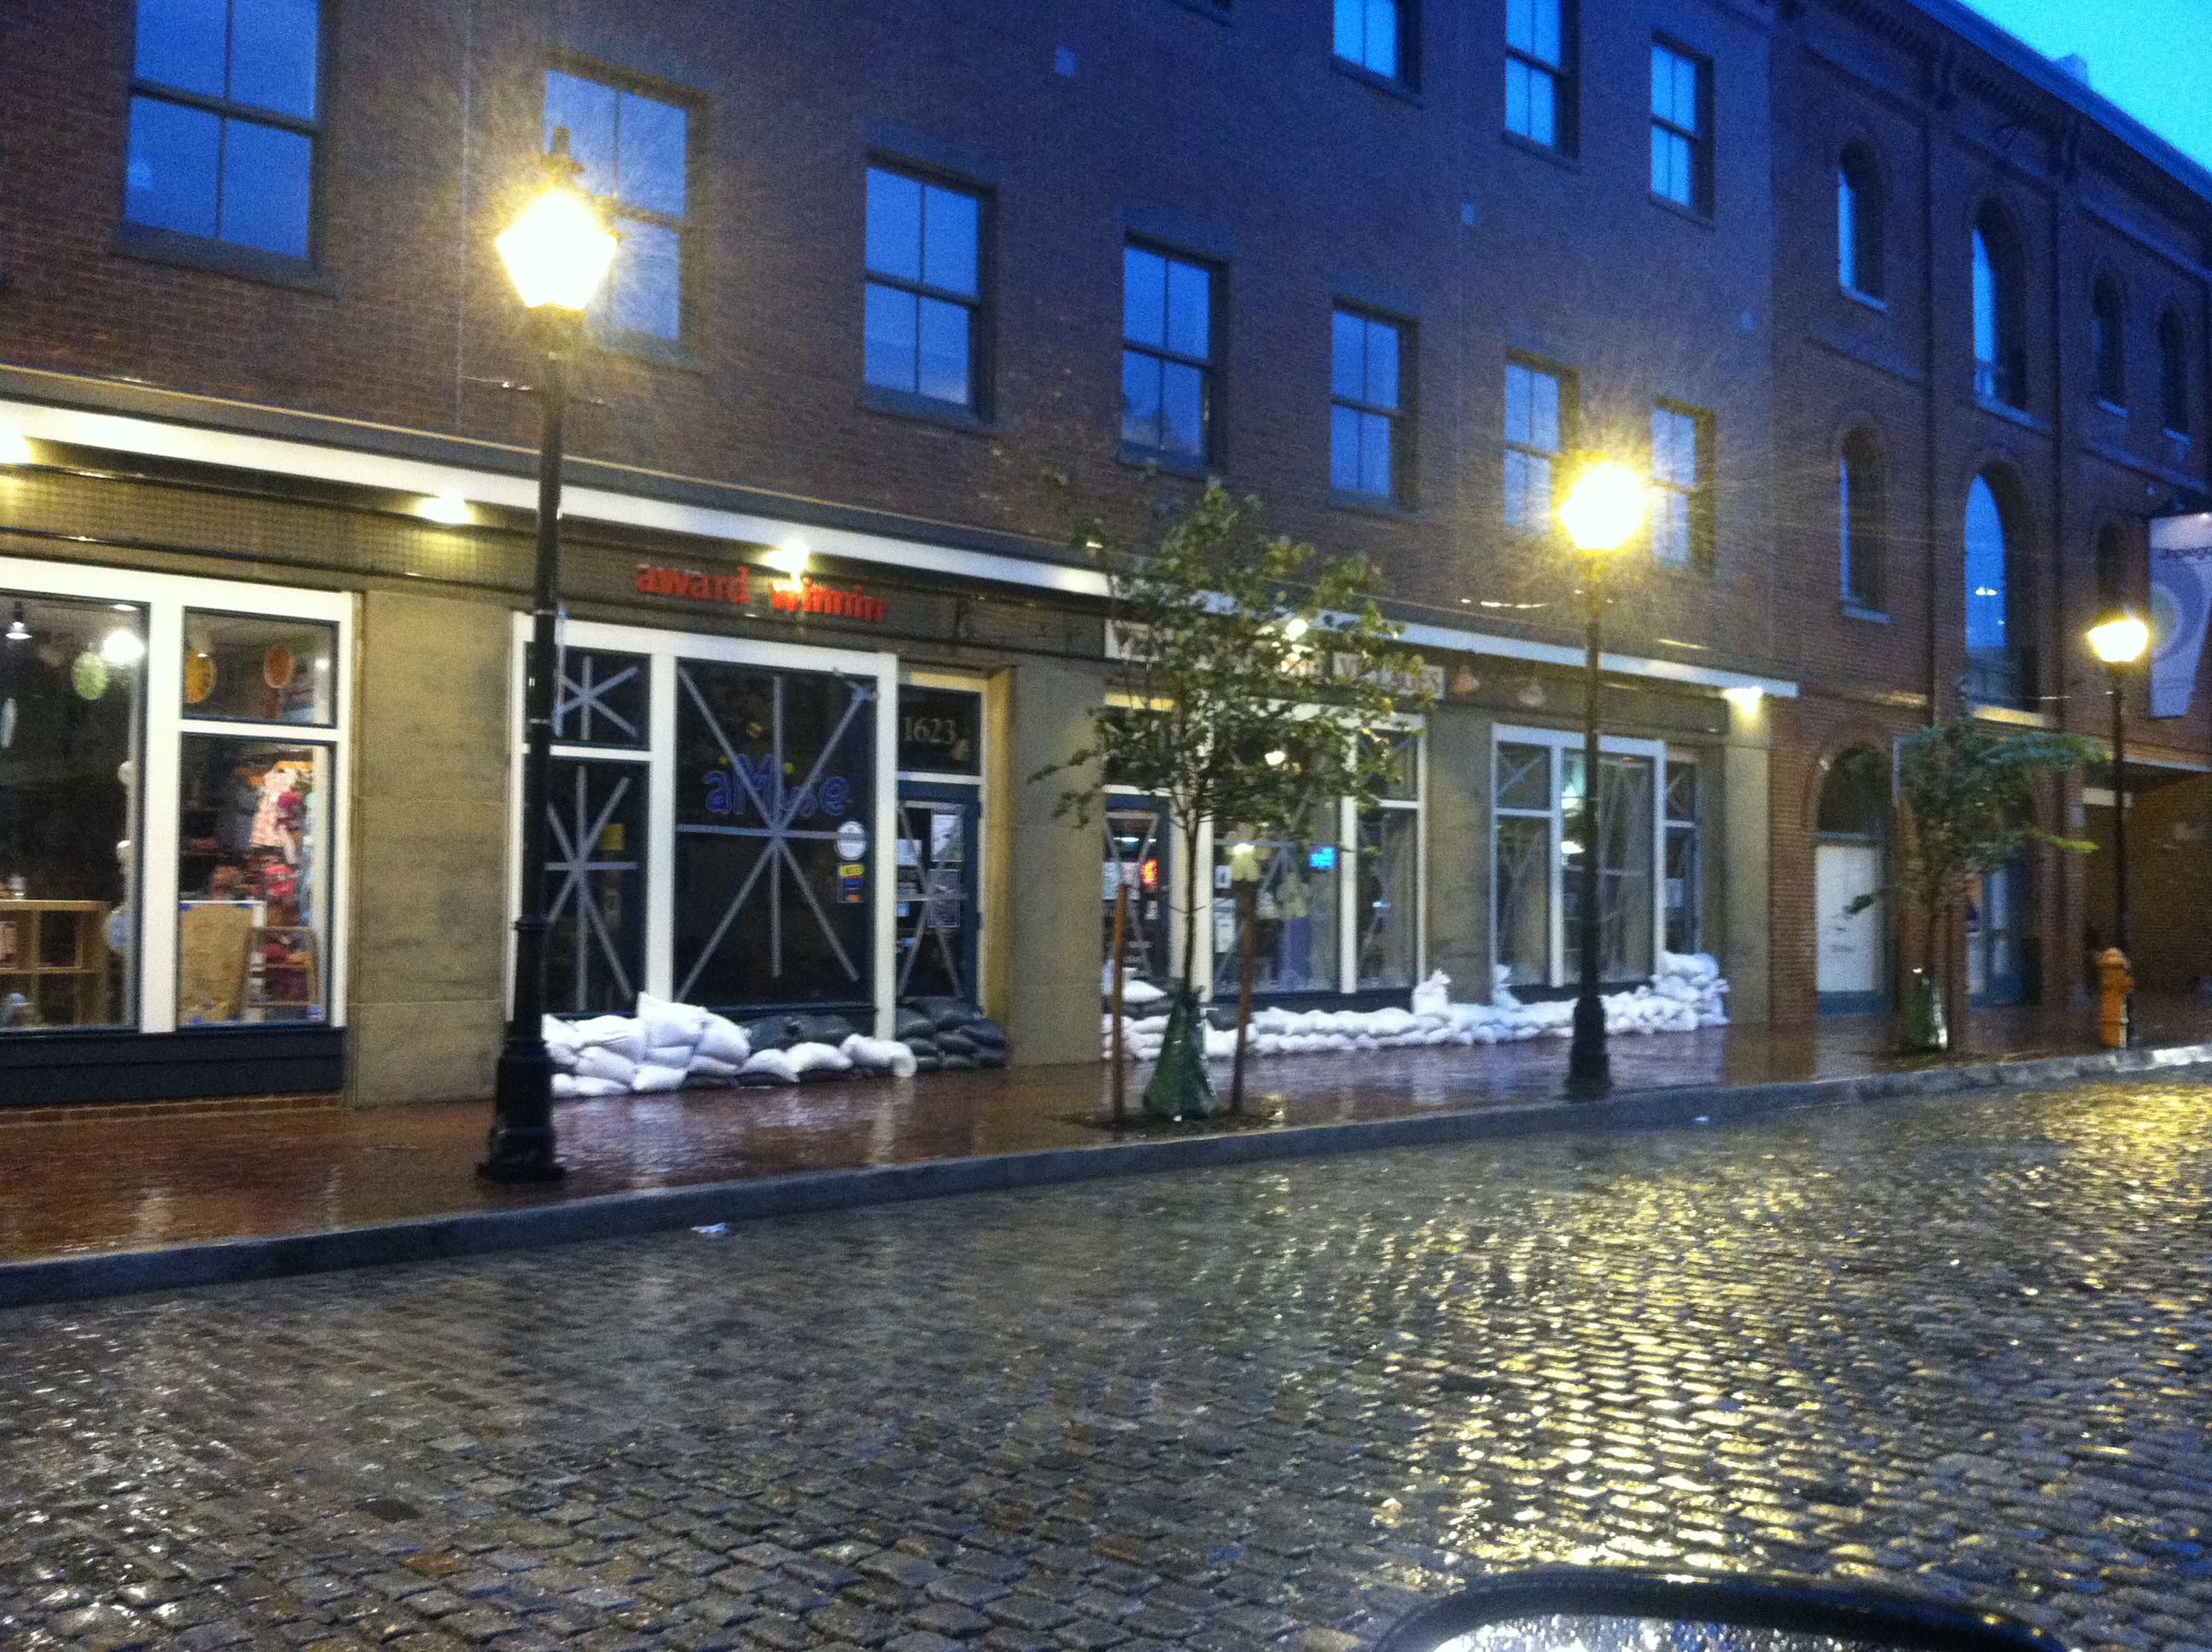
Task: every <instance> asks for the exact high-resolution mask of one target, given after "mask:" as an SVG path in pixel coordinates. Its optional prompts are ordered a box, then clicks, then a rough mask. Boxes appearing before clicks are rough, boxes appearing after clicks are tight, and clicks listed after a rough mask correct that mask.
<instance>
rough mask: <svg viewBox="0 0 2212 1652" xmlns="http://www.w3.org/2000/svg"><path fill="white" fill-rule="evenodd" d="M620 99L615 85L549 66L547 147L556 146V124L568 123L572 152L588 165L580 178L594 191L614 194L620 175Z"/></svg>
mask: <svg viewBox="0 0 2212 1652" xmlns="http://www.w3.org/2000/svg"><path fill="white" fill-rule="evenodd" d="M617 102H618V96H617V93H616V91H615V88H613V87H611V86H602V85H600V84H599V82H597V81H587V80H584V79H581V78H580V77H579V76H574V75H564V74H562V72H561V71H560V70H557V69H551V70H546V73H545V147H546V148H547V149H551V148H552V147H553V133H554V131H555V129H556V127H562V126H565V127H567V128H568V152H569V153H570V154H571V155H574V156H575V158H576V160H577V161H578V162H579V163H580V165H581V166H582V167H583V168H584V170H583V173H582V174H581V175H580V177H579V178H578V179H577V180H576V181H577V182H578V183H579V184H580V185H582V186H583V187H584V188H585V189H586V190H588V191H591V192H592V194H594V195H611V194H613V193H614V192H615V185H616V182H617V178H618V176H619V174H618V173H617V170H616V149H615V109H616V106H617Z"/></svg>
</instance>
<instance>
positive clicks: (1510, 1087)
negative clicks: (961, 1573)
mask: <svg viewBox="0 0 2212 1652" xmlns="http://www.w3.org/2000/svg"><path fill="white" fill-rule="evenodd" d="M2142 1026H2143V1031H2144V1042H2147V1043H2149V1044H2154V1045H2157V1044H2166V1045H2171V1044H2176V1043H2182V1042H2194V1041H2196V1040H2200V1039H2205V1038H2209V1037H2212V1003H2207V1002H2204V1001H2203V1000H2197V999H2182V998H2173V999H2161V1000H2155V1001H2151V1002H2147V1003H2146V1004H2145V1005H2143V1006H2142ZM1971 1033H1972V1041H1971V1044H1970V1047H1969V1048H1968V1050H1967V1051H1966V1053H1964V1054H1960V1055H1958V1056H1956V1057H1954V1058H1951V1061H1950V1064H1951V1065H1966V1064H1969V1063H1971V1064H1975V1065H1984V1064H1987V1063H1990V1062H1991V1061H1995V1060H2005V1059H2026V1058H2032V1057H2036V1056H2048V1055H2054V1054H2075V1053H2081V1052H2085V1051H2089V1050H2093V1049H2094V1048H2097V1046H2096V1044H2095V1042H2094V1039H2093V1026H2092V1025H2091V1023H2089V1022H2088V1021H2087V1020H2086V1019H2085V1018H2084V1017H2083V1016H2082V1015H2081V1014H2080V1013H2079V1012H2077V1013H2075V1014H2072V1015H2069V1016H2064V1017H2042V1016H2041V1015H2040V1014H2039V1012H2037V1011H1989V1012H1984V1013H1981V1014H1978V1015H1977V1016H1976V1017H1974V1025H1973V1026H1972V1029H1971ZM1889 1037H1890V1029H1889V1025H1888V1023H1887V1021H1886V1020H1883V1019H1881V1018H1880V1017H1850V1018H1838V1019H1833V1020H1829V1021H1826V1022H1823V1023H1820V1025H1819V1026H1818V1027H1816V1028H1813V1029H1795V1030H1786V1031H1771V1030H1769V1029H1764V1028H1731V1029H1725V1030H1722V1029H1716V1030H1713V1031H1710V1032H1703V1033H1696V1034H1674V1035H1664V1036H1651V1037H1627V1038H1620V1039H1616V1040H1614V1041H1613V1063H1614V1076H1615V1081H1616V1085H1617V1088H1618V1089H1619V1090H1620V1091H1621V1092H1623V1093H1633V1092H1642V1091H1655V1090H1668V1089H1674V1088H1679V1087H1682V1086H1687V1085H1699V1086H1707V1085H1714V1084H1724V1085H1750V1084H1773V1083H1778V1082H1790V1081H1794V1080H1802V1079H1809V1078H1847V1077H1854V1076H1860V1075H1866V1074H1874V1073H1881V1072H1895V1071H1899V1070H1900V1069H1905V1068H1910V1067H1914V1066H1927V1065H1930V1064H1929V1063H1926V1062H1912V1061H1907V1060H1902V1059H1900V1058H1899V1057H1897V1056H1895V1055H1894V1054H1892V1053H1890V1052H1889V1050H1888V1048H1887V1043H1888V1040H1889ZM1565 1056H1566V1048H1565V1043H1564V1042H1562V1041H1560V1040H1558V1039H1549V1038H1547V1039H1538V1040H1534V1041H1530V1042H1526V1043H1520V1044H1511V1045H1501V1046H1498V1047H1495V1048H1486V1047H1484V1046H1480V1045H1477V1046H1474V1047H1473V1048H1462V1047H1459V1046H1446V1047H1443V1048H1433V1049H1421V1050H1383V1051H1376V1052H1374V1053H1372V1054H1366V1055H1340V1056H1333V1055H1316V1056H1309V1057H1305V1058H1302V1059H1301V1058H1287V1059H1275V1060H1261V1061H1255V1063H1254V1064H1253V1066H1252V1069H1251V1071H1252V1075H1253V1077H1252V1087H1253V1090H1254V1093H1255V1096H1271V1097H1279V1103H1276V1104H1278V1105H1279V1107H1280V1110H1281V1114H1282V1117H1281V1127H1299V1126H1314V1125H1329V1124H1340V1123H1347V1122H1355V1121H1375V1120H1388V1119H1407V1118H1417V1117H1421V1116H1425V1115H1436V1114H1448V1113H1460V1112H1468V1111H1475V1110H1481V1109H1486V1108H1494V1107H1498V1106H1501V1105H1504V1104H1509V1103H1522V1104H1526V1103H1529V1102H1547V1101H1553V1100H1556V1099H1557V1098H1558V1094H1559V1080H1560V1076H1561V1073H1562V1072H1563V1070H1564V1066H1565ZM1934 1065H1943V1064H1942V1063H1937V1064H1934ZM1146 1071H1147V1070H1146V1069H1143V1068H1134V1067H1133V1069H1132V1082H1131V1085H1130V1106H1131V1108H1132V1110H1133V1111H1134V1109H1135V1108H1136V1106H1137V1096H1138V1093H1139V1090H1140V1088H1141V1085H1142V1082H1143V1078H1144V1074H1145V1072H1146ZM1217 1073H1218V1076H1219V1077H1220V1078H1221V1082H1222V1083H1223V1084H1224V1086H1225V1085H1226V1070H1225V1068H1221V1067H1218V1066H1217ZM1106 1112H1107V1089H1106V1079H1105V1076H1104V1070H1103V1067H1102V1068H1091V1067H1085V1066H1067V1067H1030V1068H1019V1067H1017V1068H1012V1069H1009V1070H1006V1071H1003V1072H976V1073H962V1074H939V1075H933V1076H931V1077H927V1078H917V1079H908V1080H904V1081H896V1080H887V1081H878V1082H870V1083H854V1084H842V1083H831V1084H806V1085H802V1086H799V1087H798V1088H796V1089H778V1090H707V1091H692V1092H687V1093H686V1094H685V1095H684V1096H683V1097H682V1098H680V1099H678V1098H676V1097H640V1098H636V1099H623V1100H617V1101H603V1102H571V1103H567V1104H564V1105H563V1106H562V1108H561V1109H560V1111H559V1114H558V1122H559V1126H560V1129H561V1136H562V1146H561V1151H562V1158H563V1159H564V1161H565V1162H566V1163H567V1164H568V1167H569V1175H568V1179H567V1180H566V1181H563V1182H562V1183H561V1184H559V1185H558V1186H557V1187H534V1188H501V1187H489V1186H487V1185H485V1184H484V1183H483V1182H480V1181H477V1178H476V1176H475V1175H474V1166H475V1163H476V1161H477V1158H478V1157H480V1155H481V1152H482V1150H483V1138H484V1133H485V1130H486V1127H487V1126H488V1124H489V1116H490V1114H489V1103H486V1102H470V1103H453V1104H441V1105H436V1106H423V1107H411V1108H387V1109H383V1110H380V1111H374V1112H354V1111H350V1110H349V1109H347V1108H343V1106H342V1105H339V1104H337V1102H336V1100H335V1098H324V1099H323V1100H322V1101H321V1102H320V1103H319V1104H317V1103H316V1102H314V1101H313V1099H312V1098H310V1099H309V1100H308V1101H307V1104H304V1105H303V1104H300V1103H299V1102H288V1103H286V1104H283V1105H280V1106H275V1107H270V1108H263V1109H259V1110H222V1111H211V1110H209V1109H208V1108H204V1107H199V1108H194V1107H191V1106H180V1107H177V1108H145V1107H133V1108H97V1107H86V1108H71V1109H46V1110H40V1111H35V1112H17V1113H15V1114H7V1113H0V1154H4V1156H5V1163H6V1164H7V1167H8V1169H7V1174H6V1178H5V1183H4V1186H0V1260H6V1261H22V1260H31V1259H36V1258H46V1257H64V1256H83V1255H88V1254H98V1253H102V1252H116V1251H143V1250H149V1249H155V1248H163V1247H171V1246H178V1245H188V1244H205V1243H208V1242H215V1241H223V1240H237V1239H252V1238H264V1237H270V1236H283V1235H299V1234H317V1233H331V1232H337V1231H341V1230H351V1229H357V1228H362V1227H364V1226H368V1225H372V1224H386V1223H395V1222H405V1221H409V1220H419V1219H422V1218H439V1217H447V1216H461V1215H467V1214H470V1213H475V1212H501V1211H516V1210H522V1209H526V1208H530V1207H542V1206H549V1205H558V1204H563V1203H568V1202H573V1201H576V1200H584V1199H589V1198H591V1197H592V1196H594V1195H606V1194H618V1193H635V1192H637V1191H639V1190H642V1189H653V1188H672V1187H696V1186H700V1185H703V1184H708V1183H723V1182H743V1181H761V1180H765V1179H770V1178H776V1177H785V1176H793V1175H803V1174H805V1173H808V1172H825V1171H827V1172H836V1171H841V1170H858V1169H866V1168H868V1167H880V1166H896V1165H912V1164H921V1163H929V1162H932V1161H945V1160H957V1159H975V1158H989V1157H994V1156H1002V1155H1009V1154H1016V1153H1030V1152H1036V1151H1040V1150H1050V1149H1061V1148H1083V1147H1093V1146H1101V1145H1109V1144H1110V1143H1111V1142H1113V1141H1114V1139H1115V1137H1114V1135H1113V1133H1111V1132H1109V1131H1108V1130H1106V1129H1104V1128H1103V1127H1102V1123H1103V1120H1104V1118H1105V1115H1106ZM1204 1133H1206V1132H1205V1131H1204V1130H1202V1129H1200V1130H1197V1131H1194V1132H1192V1133H1191V1134H1194V1135H1199V1134H1204Z"/></svg>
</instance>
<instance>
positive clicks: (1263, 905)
mask: <svg viewBox="0 0 2212 1652" xmlns="http://www.w3.org/2000/svg"><path fill="white" fill-rule="evenodd" d="M1322 812H1323V815H1324V817H1325V819H1326V821H1327V822H1328V823H1334V818H1335V809H1334V805H1330V806H1329V807H1328V808H1327V809H1325V810H1324V811H1322ZM1239 844H1250V845H1251V846H1252V847H1254V848H1255V849H1256V850H1257V851H1258V857H1259V862H1260V889H1259V896H1258V901H1257V904H1256V906H1255V909H1254V924H1253V932H1252V988H1253V990H1254V991H1255V992H1268V993H1334V992H1336V991H1338V990H1340V987H1341V983H1340V981H1338V980H1337V956H1338V934H1337V916H1336V914H1337V910H1338V908H1337V903H1336V902H1337V883H1338V877H1337V865H1336V861H1337V844H1336V834H1335V833H1334V831H1331V830H1329V829H1328V826H1327V825H1326V824H1325V825H1324V826H1323V827H1322V829H1321V830H1319V831H1316V833H1315V834H1314V835H1313V837H1312V841H1310V842H1309V843H1308V844H1306V845H1305V846H1304V847H1300V846H1299V845H1298V844H1297V842H1296V841H1293V835H1291V834H1290V833H1286V832H1283V831H1281V830H1280V829H1260V830H1252V829H1246V830H1243V831H1241V832H1239V833H1236V834H1232V833H1229V832H1225V831H1223V830H1221V829H1218V828H1217V829H1215V832H1214V835H1213V863H1214V864H1213V990H1214V993H1215V994H1216V995H1217V996H1218V995H1219V994H1221V993H1235V992H1236V991H1237V989H1238V984H1239V981H1240V979H1241V974H1242V971H1243V950H1242V946H1241V937H1240V936H1239V935H1238V933H1237V897H1236V893H1235V885H1234V884H1232V883H1231V878H1230V863H1231V857H1232V856H1233V855H1234V854H1235V853H1236V850H1237V846H1238V845H1239Z"/></svg>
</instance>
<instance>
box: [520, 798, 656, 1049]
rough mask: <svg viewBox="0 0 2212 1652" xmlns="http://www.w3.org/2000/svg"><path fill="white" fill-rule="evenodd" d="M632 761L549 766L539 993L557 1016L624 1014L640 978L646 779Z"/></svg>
mask: <svg viewBox="0 0 2212 1652" xmlns="http://www.w3.org/2000/svg"><path fill="white" fill-rule="evenodd" d="M646 772H647V771H646V767H645V765H644V764H642V763H635V762H629V763H623V762H581V761H578V760H576V759H573V758H568V757H556V758H555V759H554V760H553V771H552V776H551V780H552V784H551V787H550V792H549V794H548V799H547V804H546V813H547V816H548V819H547V822H546V824H547V827H548V829H550V833H551V835H552V856H551V858H550V859H548V860H547V862H546V863H545V909H546V911H547V913H548V914H550V916H551V919H552V923H553V927H552V931H551V932H550V934H549V935H548V936H547V938H546V949H545V988H546V996H547V999H548V1002H549V1003H550V1006H551V1008H552V1010H553V1011H554V1013H555V1014H556V1015H600V1014H617V1015H628V1014H629V1012H630V1011H631V1009H632V1007H633V1006H634V1005H635V1003H636V1001H637V991H638V987H640V985H641V984H642V982H643V980H644V958H645V781H646Z"/></svg>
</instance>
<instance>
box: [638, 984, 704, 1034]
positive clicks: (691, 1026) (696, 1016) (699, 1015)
mask: <svg viewBox="0 0 2212 1652" xmlns="http://www.w3.org/2000/svg"><path fill="white" fill-rule="evenodd" d="M712 1013H713V1011H708V1010H703V1009H702V1008H700V1006H699V1005H696V1004H678V1003H677V1002H676V1001H675V1000H674V999H665V998H655V997H654V996H653V994H652V993H639V994H638V995H637V1018H638V1019H639V1020H640V1021H641V1022H643V1023H645V1029H646V1037H647V1040H648V1041H649V1042H653V1043H655V1044H696V1043H697V1042H699V1031H700V1029H701V1028H702V1027H704V1026H705V1025H706V1024H707V1020H708V1017H709V1016H710V1015H711V1014H712ZM669 1029H672V1031H673V1035H674V1036H669Z"/></svg>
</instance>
